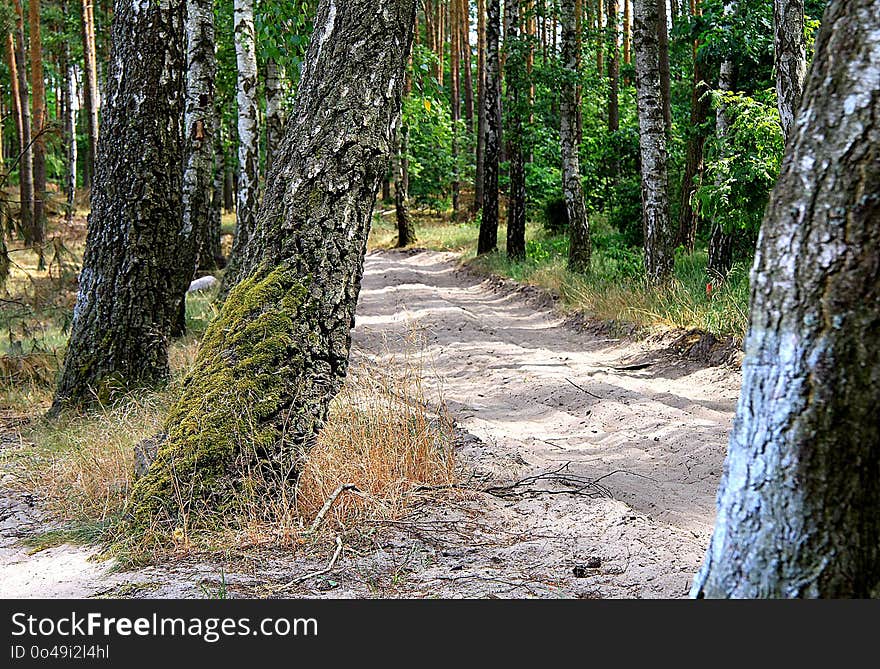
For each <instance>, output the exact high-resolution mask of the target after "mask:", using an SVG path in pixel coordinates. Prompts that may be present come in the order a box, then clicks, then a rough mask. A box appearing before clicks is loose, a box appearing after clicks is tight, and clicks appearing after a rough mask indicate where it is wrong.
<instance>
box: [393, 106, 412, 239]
mask: <svg viewBox="0 0 880 669" xmlns="http://www.w3.org/2000/svg"><path fill="white" fill-rule="evenodd" d="M394 167H395V170H394V172H395V174H394V214H395V217H396V219H397V248H403V247H404V246H409V245H410V244H412V243H413V242H415V241H416V227H415V224H414V223H413V219H412V216H410V214H409V126H407V124H406V123H401V125H400V130H399V132H398V138H397V151H396V152H395V166H394Z"/></svg>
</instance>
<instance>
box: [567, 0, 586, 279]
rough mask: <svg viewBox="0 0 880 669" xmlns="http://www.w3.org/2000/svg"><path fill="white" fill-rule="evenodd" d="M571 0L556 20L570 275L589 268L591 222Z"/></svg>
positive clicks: (568, 0)
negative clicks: (581, 145) (580, 132)
mask: <svg viewBox="0 0 880 669" xmlns="http://www.w3.org/2000/svg"><path fill="white" fill-rule="evenodd" d="M576 11H577V5H576V3H575V1H574V0H562V2H561V3H560V7H559V18H560V21H561V24H562V26H561V27H562V35H561V37H562V67H563V75H562V81H561V84H560V94H559V137H560V140H561V149H562V194H563V197H564V198H565V211H566V213H567V214H568V227H569V254H568V267H569V269H570V270H572V271H573V272H586V271H587V270H588V269H589V268H590V255H591V252H592V248H591V243H590V222H589V220H588V219H587V211H586V207H585V206H584V193H583V186H582V185H581V167H580V157H579V155H578V153H579V146H578V144H579V142H578V138H577V110H578V109H579V107H580V100H579V99H578V94H577V91H578V87H577V80H578V61H579V58H578V45H579V43H580V40H579V39H578V36H577V25H578V20H577V16H576Z"/></svg>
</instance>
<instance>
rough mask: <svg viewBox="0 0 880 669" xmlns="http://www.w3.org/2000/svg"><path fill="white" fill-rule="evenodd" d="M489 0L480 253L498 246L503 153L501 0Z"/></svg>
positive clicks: (487, 11) (478, 249) (487, 7)
mask: <svg viewBox="0 0 880 669" xmlns="http://www.w3.org/2000/svg"><path fill="white" fill-rule="evenodd" d="M486 1H487V6H486V83H485V87H484V90H485V91H486V103H485V106H486V109H485V113H486V145H485V149H484V152H483V216H482V218H481V219H480V236H479V239H478V241H477V253H478V254H483V253H491V252H492V251H494V250H495V249H497V248H498V170H499V162H500V156H501V69H500V62H499V54H498V45H499V40H500V34H501V6H500V5H501V2H500V0H486ZM481 113H482V110H481Z"/></svg>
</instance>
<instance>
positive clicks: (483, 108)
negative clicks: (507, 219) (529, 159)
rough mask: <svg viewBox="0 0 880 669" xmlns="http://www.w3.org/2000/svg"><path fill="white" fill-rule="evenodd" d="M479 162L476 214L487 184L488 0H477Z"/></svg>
mask: <svg viewBox="0 0 880 669" xmlns="http://www.w3.org/2000/svg"><path fill="white" fill-rule="evenodd" d="M477 97H478V100H477V102H478V105H477V160H476V163H477V164H476V177H475V179H474V213H476V212H478V211H480V210H481V209H482V208H483V204H484V202H485V197H484V193H485V182H486V169H485V167H486V127H487V125H488V119H489V105H488V103H487V100H486V0H477Z"/></svg>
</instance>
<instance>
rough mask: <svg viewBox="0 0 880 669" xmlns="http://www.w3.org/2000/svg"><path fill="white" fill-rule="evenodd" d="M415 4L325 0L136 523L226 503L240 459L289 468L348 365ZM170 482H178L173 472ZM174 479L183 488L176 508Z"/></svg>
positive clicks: (138, 490)
mask: <svg viewBox="0 0 880 669" xmlns="http://www.w3.org/2000/svg"><path fill="white" fill-rule="evenodd" d="M415 7H416V0H378V1H377V0H348V1H347V2H345V3H340V2H338V0H321V2H320V4H319V7H318V12H317V16H316V19H315V31H314V34H313V37H312V41H311V44H310V46H309V51H308V54H307V56H306V60H305V64H304V67H303V73H302V79H301V82H300V85H299V89H298V91H297V95H296V101H295V104H294V110H293V115H292V117H291V119H290V121H289V122H288V124H287V126H286V129H285V138H284V141H283V142H282V145H281V148H280V154H279V158H278V162H277V164H276V167H275V169H274V170H273V172H272V176H271V179H270V182H269V183H268V184H267V188H266V194H265V197H264V200H263V203H262V205H261V208H260V213H259V216H258V218H257V227H256V229H255V230H254V233H253V236H252V240H251V243H250V245H249V246H248V253H247V256H246V257H245V258H244V263H243V272H242V274H243V276H244V277H245V278H244V279H243V280H242V281H241V282H239V283H238V284H237V285H236V287H235V288H234V289H233V290H232V291H231V292H230V294H229V297H228V298H227V299H226V301H225V303H224V305H223V308H222V310H221V312H220V314H219V316H218V317H217V318H216V319H215V320H214V322H213V323H212V324H211V326H210V327H209V329H208V331H207V332H206V334H205V337H204V339H203V341H202V345H201V348H200V349H199V354H198V357H197V359H196V362H195V364H194V366H193V368H192V370H191V372H190V373H189V375H188V377H187V379H186V380H185V381H184V388H183V393H182V396H181V397H180V398H179V400H178V401H177V402H176V403H175V405H174V406H173V408H172V409H171V412H170V414H169V416H168V419H167V423H166V429H167V433H168V436H167V439H165V440H164V442H163V443H162V444H161V445H160V446H159V450H158V455H157V458H156V460H155V462H153V464H152V466H151V467H150V469H149V471H148V473H147V474H146V476H144V477H143V478H141V479H140V480H139V481H138V483H137V485H136V487H135V488H134V490H133V492H132V496H131V502H130V507H129V508H130V511H131V514H132V516H133V520H134V523H135V524H136V525H142V526H155V525H157V524H159V525H161V524H163V522H164V521H166V520H167V521H168V522H170V523H171V524H172V526H173V524H174V523H176V522H177V520H176V518H177V516H178V514H180V513H184V514H188V516H189V517H190V519H192V518H193V513H194V512H197V511H198V510H199V509H200V508H201V505H202V504H207V505H211V506H213V505H222V504H223V502H224V501H228V499H229V498H228V496H227V493H228V492H229V488H228V486H230V485H232V486H234V485H235V484H236V482H237V481H240V479H241V477H243V476H244V475H245V474H246V470H247V469H248V467H249V466H253V465H257V463H259V465H258V466H260V467H261V468H262V470H263V471H264V472H275V473H276V474H277V475H278V476H280V477H283V478H289V477H291V476H295V474H296V471H297V468H298V463H299V458H301V457H302V456H303V455H304V454H305V453H306V452H307V450H308V448H309V447H310V446H311V445H312V443H313V442H314V439H315V435H316V432H317V431H318V430H319V429H320V427H321V425H322V424H323V422H324V420H325V418H326V415H327V409H328V406H329V403H330V400H331V399H332V398H333V397H334V395H335V394H336V393H337V392H338V390H339V389H340V387H341V385H342V382H343V379H344V377H345V374H346V369H347V366H348V353H349V348H350V344H351V337H350V329H351V326H352V323H353V318H354V309H355V305H356V303H357V298H358V292H359V290H360V279H361V275H362V272H363V260H364V252H365V247H366V241H367V234H368V232H369V225H370V219H371V216H372V210H373V205H374V203H375V200H376V194H377V192H378V190H379V185H380V183H381V180H382V177H383V175H384V174H385V172H386V170H387V167H388V159H389V157H390V154H391V144H392V141H393V138H392V134H393V131H394V128H395V126H396V125H397V123H398V119H399V114H400V103H401V95H402V90H403V83H404V77H405V70H406V64H407V59H408V52H409V48H410V44H411V41H412V30H413V24H414V20H415ZM172 477H174V479H173V480H172ZM176 486H180V488H179V489H183V490H186V491H187V492H188V494H187V497H186V499H185V500H184V501H183V503H182V505H179V504H178V500H177V498H176V496H175V489H177V488H176Z"/></svg>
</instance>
